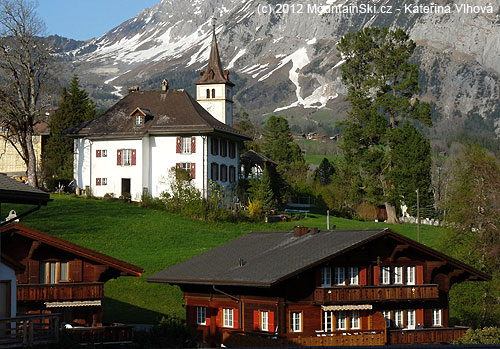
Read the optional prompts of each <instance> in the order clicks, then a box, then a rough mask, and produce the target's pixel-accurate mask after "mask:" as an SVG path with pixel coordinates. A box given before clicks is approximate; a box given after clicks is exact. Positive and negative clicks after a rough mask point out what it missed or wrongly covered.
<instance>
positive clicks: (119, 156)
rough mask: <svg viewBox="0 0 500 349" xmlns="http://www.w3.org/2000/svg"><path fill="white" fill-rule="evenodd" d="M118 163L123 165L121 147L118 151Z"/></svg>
mask: <svg viewBox="0 0 500 349" xmlns="http://www.w3.org/2000/svg"><path fill="white" fill-rule="evenodd" d="M116 164H117V165H118V166H121V164H122V150H121V149H118V150H117V151H116Z"/></svg>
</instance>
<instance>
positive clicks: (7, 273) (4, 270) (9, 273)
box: [0, 263, 17, 317]
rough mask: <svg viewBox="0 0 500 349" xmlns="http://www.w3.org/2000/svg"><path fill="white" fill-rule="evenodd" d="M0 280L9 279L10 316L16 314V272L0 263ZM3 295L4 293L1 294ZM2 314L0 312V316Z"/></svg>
mask: <svg viewBox="0 0 500 349" xmlns="http://www.w3.org/2000/svg"><path fill="white" fill-rule="evenodd" d="M0 275H1V277H0V279H1V281H10V314H9V315H10V316H11V317H14V316H16V296H17V291H16V273H15V272H14V270H13V269H12V268H10V267H8V266H6V265H5V264H3V263H0ZM2 296H4V295H2ZM2 315H3V314H0V317H1V316H2Z"/></svg>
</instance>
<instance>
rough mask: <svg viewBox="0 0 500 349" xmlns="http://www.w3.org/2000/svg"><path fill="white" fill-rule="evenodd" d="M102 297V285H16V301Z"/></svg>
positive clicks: (95, 283) (100, 283) (97, 283)
mask: <svg viewBox="0 0 500 349" xmlns="http://www.w3.org/2000/svg"><path fill="white" fill-rule="evenodd" d="M103 297H104V283H102V282H92V283H59V284H29V285H27V284H26V285H23V284H18V285H17V300H18V301H72V300H86V299H100V298H103Z"/></svg>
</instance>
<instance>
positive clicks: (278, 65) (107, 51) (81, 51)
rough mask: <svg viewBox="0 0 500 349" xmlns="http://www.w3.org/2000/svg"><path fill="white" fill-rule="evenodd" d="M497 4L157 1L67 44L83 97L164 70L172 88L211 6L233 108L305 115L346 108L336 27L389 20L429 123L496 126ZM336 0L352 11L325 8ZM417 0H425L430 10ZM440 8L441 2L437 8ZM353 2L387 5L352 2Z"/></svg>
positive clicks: (193, 73) (193, 71)
mask: <svg viewBox="0 0 500 349" xmlns="http://www.w3.org/2000/svg"><path fill="white" fill-rule="evenodd" d="M499 5H500V1H499V0H494V1H488V0H473V1H471V0H437V1H436V3H435V4H434V3H433V4H431V5H429V2H428V1H427V0H423V1H419V0H414V1H412V2H411V3H410V2H409V1H406V0H362V1H361V0H350V1H349V0H326V1H322V2H320V1H319V0H310V1H307V2H300V1H294V0H293V1H286V2H277V1H275V0H250V1H246V0H243V1H238V0H214V1H201V0H195V1H189V0H163V1H162V2H161V3H160V4H158V5H157V6H154V7H152V8H149V9H145V10H143V11H142V12H140V13H139V14H138V15H137V16H135V17H134V18H132V19H130V20H128V21H126V22H124V23H122V24H121V25H120V26H118V27H116V28H114V29H113V30H111V31H109V32H108V33H106V34H105V35H103V36H101V37H99V38H97V39H93V40H90V41H88V42H86V43H85V44H84V45H83V46H81V47H79V48H77V49H74V50H72V51H69V52H67V54H68V55H69V56H71V57H72V59H73V61H74V63H75V66H76V72H77V73H78V74H80V76H81V77H82V79H81V80H82V82H87V84H88V85H87V87H88V88H90V89H91V90H92V91H93V96H94V98H99V99H100V100H101V101H102V100H104V101H105V99H106V98H109V99H108V100H107V103H108V104H110V103H111V101H112V99H111V98H113V97H114V98H117V97H118V96H121V95H123V94H124V93H126V90H127V86H131V85H140V86H141V88H143V89H144V88H146V89H149V88H154V89H158V88H160V85H159V83H160V81H161V80H163V78H167V79H169V81H170V82H171V83H172V88H186V89H188V91H194V85H193V81H195V79H196V78H197V76H198V72H199V70H200V69H202V68H203V67H204V66H205V65H206V62H207V59H208V53H209V44H210V40H211V30H212V25H211V18H212V17H213V16H214V15H215V17H217V22H216V33H217V38H218V42H219V50H220V53H221V58H222V61H223V65H224V66H225V67H226V68H228V69H230V71H231V75H230V78H231V80H232V81H233V82H235V83H236V88H235V89H236V92H237V93H236V95H235V100H236V102H237V108H236V110H238V107H242V108H245V110H247V111H248V112H250V113H251V114H252V113H253V114H261V113H271V112H274V113H281V114H287V113H290V114H293V113H295V114H296V115H297V113H299V112H300V113H302V114H301V115H304V117H306V118H307V117H309V116H311V115H313V114H314V112H315V111H316V110H317V109H323V110H325V108H327V109H326V110H330V111H329V112H330V113H333V114H338V113H339V112H338V110H340V109H339V108H345V107H342V105H343V104H344V95H345V88H344V87H343V86H342V84H341V82H340V69H341V65H342V61H341V59H340V58H339V57H338V55H337V51H336V43H337V42H338V41H339V39H340V38H341V37H342V36H343V35H344V34H345V33H346V32H352V31H355V30H358V29H361V28H363V27H366V26H387V27H392V28H396V27H399V28H403V29H405V30H406V31H407V32H408V33H410V36H411V37H412V39H413V40H415V41H416V43H417V45H418V49H417V54H416V57H415V61H416V62H417V63H418V64H419V66H420V69H421V86H422V98H423V99H425V100H427V101H429V102H432V103H433V107H434V110H435V111H436V115H439V116H440V117H439V120H437V122H438V123H447V122H449V121H447V120H450V119H453V120H454V121H453V122H454V123H455V124H456V123H457V121H456V120H462V121H460V122H462V123H463V122H464V121H463V120H466V119H467V118H466V116H468V117H471V116H475V117H477V116H479V117H480V118H481V119H483V120H484V122H485V123H486V126H485V127H489V126H490V125H491V128H492V129H493V125H494V124H495V123H496V124H495V126H496V127H497V128H498V130H499V133H498V134H499V135H500V116H499V115H500V102H499V101H500V98H499V97H500V83H499V82H500V12H499V11H500V10H499ZM337 6H343V7H338V8H340V9H342V11H349V12H351V13H347V14H338V13H331V11H335V8H337ZM369 6H371V7H369ZM409 6H410V7H409ZM411 6H417V7H411ZM418 6H420V8H419V7H418ZM421 6H431V8H430V11H431V13H424V12H425V9H424V8H423V7H421ZM432 6H433V7H432ZM461 6H465V7H463V8H462V7H461ZM467 6H469V7H470V8H469V7H467ZM447 7H449V9H450V10H451V11H450V13H446V11H445V12H443V13H441V12H439V10H440V9H441V8H443V9H444V10H446V8H447ZM356 8H357V12H358V13H352V12H355V11H356ZM362 8H364V9H371V11H379V12H380V11H381V10H382V9H384V11H385V12H387V11H389V10H390V11H391V12H392V13H378V14H377V13H360V12H361V9H362ZM461 8H462V10H460V9H461ZM477 8H479V12H477V10H478V9H477ZM428 9H429V7H428ZM427 12H428V11H427ZM105 103H106V102H105ZM305 109H306V110H305ZM340 114H342V112H340ZM464 117H465V118H464ZM316 122H317V121H316ZM464 127H465V126H464Z"/></svg>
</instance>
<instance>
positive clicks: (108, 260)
mask: <svg viewBox="0 0 500 349" xmlns="http://www.w3.org/2000/svg"><path fill="white" fill-rule="evenodd" d="M7 232H8V233H14V234H19V235H22V236H25V237H27V238H29V239H33V240H34V241H40V242H42V243H44V244H47V245H49V246H53V247H55V248H58V249H61V250H64V251H68V252H70V253H72V254H74V255H77V256H81V257H84V258H86V259H88V260H92V261H95V262H97V263H100V264H104V265H108V266H110V267H112V268H115V269H117V270H120V271H121V272H122V273H123V274H124V275H129V276H142V273H143V272H144V270H143V269H142V268H141V267H138V266H135V265H133V264H130V263H127V262H124V261H122V260H119V259H116V258H113V257H111V256H108V255H105V254H103V253H100V252H97V251H94V250H91V249H88V248H86V247H83V246H80V245H77V244H74V243H72V242H69V241H66V240H63V239H59V238H57V237H55V236H52V235H49V234H47V233H43V232H41V231H38V230H35V229H32V228H28V227H27V226H24V225H22V224H19V223H13V224H9V225H7V226H5V227H2V235H3V234H5V233H7Z"/></svg>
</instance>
